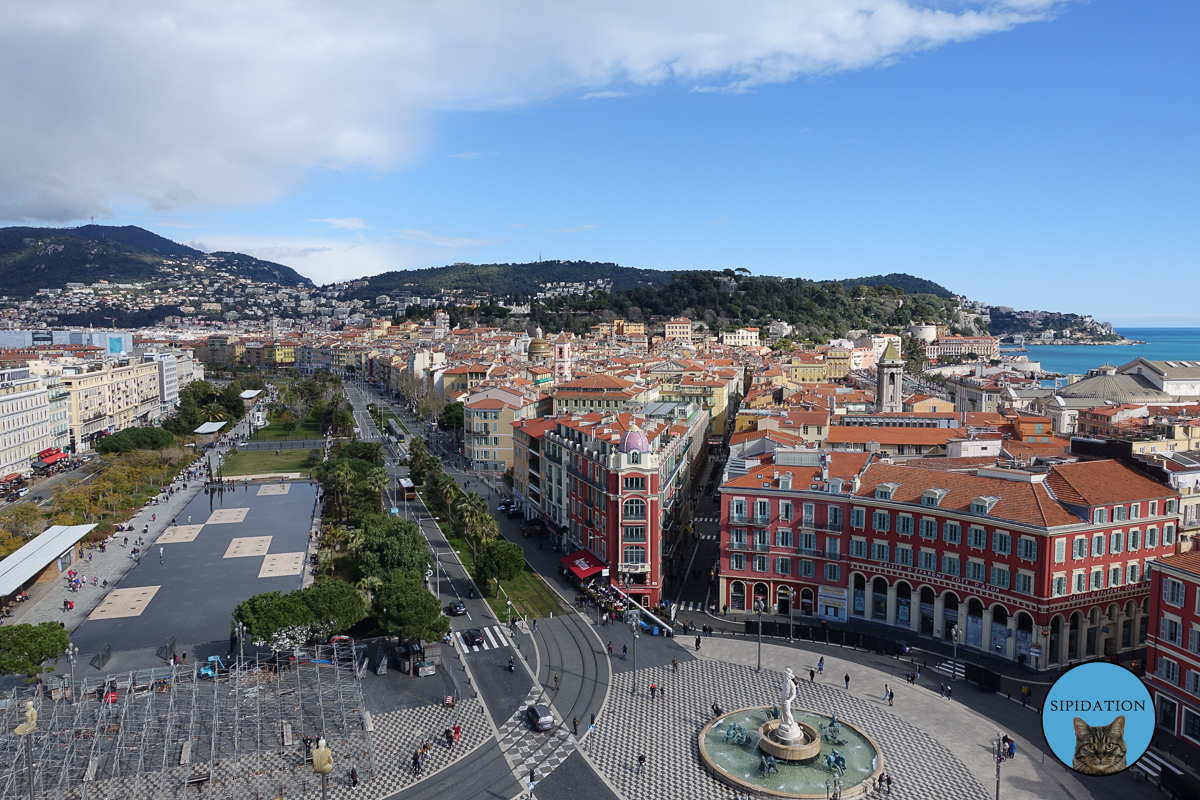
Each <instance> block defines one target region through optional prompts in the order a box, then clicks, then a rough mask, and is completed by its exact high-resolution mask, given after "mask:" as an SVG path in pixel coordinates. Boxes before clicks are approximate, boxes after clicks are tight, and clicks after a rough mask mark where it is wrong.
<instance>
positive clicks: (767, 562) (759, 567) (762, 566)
mask: <svg viewBox="0 0 1200 800" xmlns="http://www.w3.org/2000/svg"><path fill="white" fill-rule="evenodd" d="M770 568H771V557H770V556H755V557H754V571H755V572H766V571H767V570H769V569H770Z"/></svg>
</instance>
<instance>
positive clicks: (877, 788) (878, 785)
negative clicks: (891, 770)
mask: <svg viewBox="0 0 1200 800" xmlns="http://www.w3.org/2000/svg"><path fill="white" fill-rule="evenodd" d="M885 774H886V773H883V772H881V773H879V780H878V781H877V782H876V783H875V791H877V792H882V791H883V776H884V775H885Z"/></svg>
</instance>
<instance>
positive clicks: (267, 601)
mask: <svg viewBox="0 0 1200 800" xmlns="http://www.w3.org/2000/svg"><path fill="white" fill-rule="evenodd" d="M233 618H234V619H235V620H237V621H238V622H241V623H242V624H243V625H245V626H246V630H247V632H248V633H249V634H250V639H251V641H253V642H254V643H255V644H256V645H258V646H260V647H262V646H264V645H265V646H268V647H270V648H271V649H272V650H286V649H288V648H291V647H299V646H300V645H302V644H304V643H305V642H307V641H308V638H309V628H310V624H311V622H312V612H310V611H309V608H308V606H307V605H305V603H304V600H303V599H301V597H300V594H299V593H298V592H291V593H290V594H280V593H279V592H264V593H263V594H256V595H254V596H253V597H250V598H248V599H246V600H243V601H242V602H241V603H239V604H238V605H237V607H236V608H235V609H234V610H233Z"/></svg>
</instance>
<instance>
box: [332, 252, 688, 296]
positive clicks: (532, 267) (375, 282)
mask: <svg viewBox="0 0 1200 800" xmlns="http://www.w3.org/2000/svg"><path fill="white" fill-rule="evenodd" d="M676 274H678V273H674V272H661V271H659V270H653V269H637V268H635V267H622V266H620V265H618V264H612V263H608V262H603V263H601V262H595V261H536V262H533V263H529V264H451V265H449V266H445V267H430V268H429V269H412V270H405V271H403V272H384V273H381V274H379V275H372V276H371V277H370V278H364V279H362V280H361V281H356V282H355V283H356V285H354V286H353V287H352V288H351V290H350V292H349V296H350V297H351V298H359V299H364V300H365V299H368V298H373V297H376V296H378V295H381V294H387V295H398V296H403V295H418V296H421V297H434V296H436V295H438V294H440V293H441V292H443V291H448V290H466V291H474V290H478V291H482V292H487V293H489V294H491V295H494V296H496V297H508V296H510V295H521V296H529V295H534V294H537V293H538V292H539V291H541V289H542V285H543V284H546V283H557V282H560V281H561V282H566V283H587V282H595V281H598V280H603V279H608V280H611V281H612V283H613V286H612V288H613V291H620V290H622V289H632V288H634V287H637V286H643V287H655V286H663V285H665V284H667V283H668V282H670V280H671V278H672V277H673V276H674V275H676ZM363 281H365V282H366V285H357V284H359V283H362V282H363Z"/></svg>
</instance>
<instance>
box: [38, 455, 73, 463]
mask: <svg viewBox="0 0 1200 800" xmlns="http://www.w3.org/2000/svg"><path fill="white" fill-rule="evenodd" d="M66 457H67V454H66V453H54V454H53V455H49V456H45V457H44V458H43V459H42V461H43V462H44V463H46V464H56V463H58V462H59V461H62V460H63V459H64V458H66Z"/></svg>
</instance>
